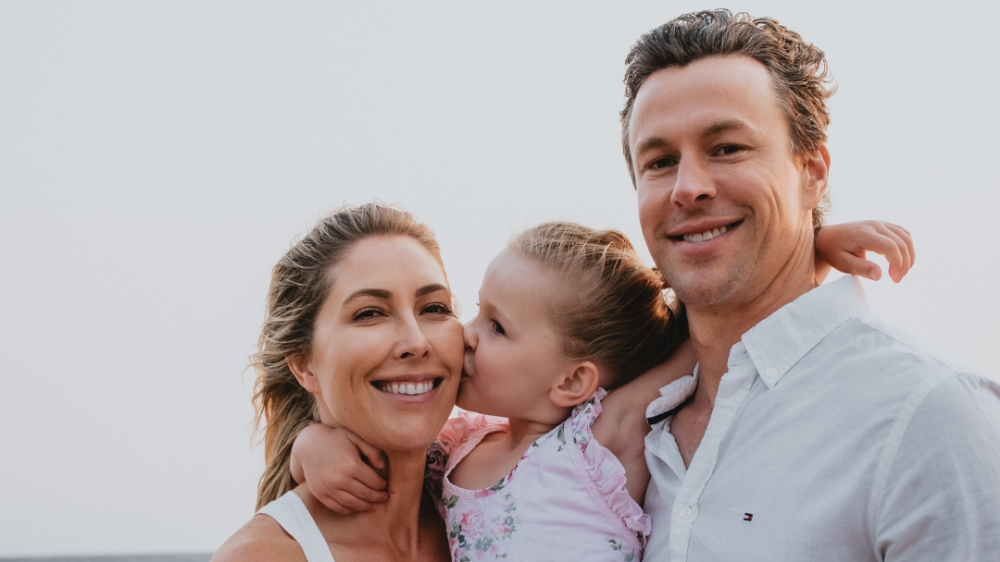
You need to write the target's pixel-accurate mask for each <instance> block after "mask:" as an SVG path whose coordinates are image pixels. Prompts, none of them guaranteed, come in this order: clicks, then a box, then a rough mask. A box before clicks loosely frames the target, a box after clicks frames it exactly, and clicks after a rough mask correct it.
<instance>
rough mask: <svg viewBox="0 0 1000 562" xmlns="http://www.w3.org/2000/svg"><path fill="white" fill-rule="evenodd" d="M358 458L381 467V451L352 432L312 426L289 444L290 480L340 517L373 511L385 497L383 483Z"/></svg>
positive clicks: (370, 468)
mask: <svg viewBox="0 0 1000 562" xmlns="http://www.w3.org/2000/svg"><path fill="white" fill-rule="evenodd" d="M362 456H363V457H364V458H366V459H368V463H371V465H372V466H375V467H376V468H385V462H384V461H383V460H382V459H383V457H382V451H380V450H378V449H376V448H375V447H373V446H372V445H370V444H369V443H368V442H367V441H365V440H364V439H362V438H360V437H358V436H357V435H356V434H355V433H354V432H352V431H350V430H347V429H342V428H341V429H333V428H331V427H327V426H325V425H323V424H318V423H317V424H313V425H310V426H309V427H307V428H305V429H303V430H302V433H300V434H299V436H298V437H297V438H296V439H295V443H294V444H293V445H292V458H291V466H290V468H291V472H292V478H294V479H295V481H296V482H298V483H299V484H302V483H303V482H304V483H305V484H306V486H308V487H309V491H310V492H311V493H312V495H313V496H315V497H316V499H318V500H319V501H321V502H322V503H323V505H325V506H326V507H328V508H330V510H331V511H334V512H336V513H339V514H341V515H351V514H352V513H357V512H358V511H375V508H376V507H377V505H378V503H380V502H384V501H385V500H386V499H388V497H389V495H388V494H387V493H386V492H385V491H384V490H385V485H386V482H385V480H384V479H382V477H380V476H379V475H378V474H377V473H376V472H375V470H373V469H372V466H369V464H368V463H366V462H365V461H364V460H363V459H362Z"/></svg>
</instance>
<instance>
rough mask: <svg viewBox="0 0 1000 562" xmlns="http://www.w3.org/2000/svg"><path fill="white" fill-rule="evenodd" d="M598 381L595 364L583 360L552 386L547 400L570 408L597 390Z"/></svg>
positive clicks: (599, 379)
mask: <svg viewBox="0 0 1000 562" xmlns="http://www.w3.org/2000/svg"><path fill="white" fill-rule="evenodd" d="M600 381H601V373H600V371H598V370H597V365H595V364H594V363H593V362H591V361H584V362H582V363H580V364H578V365H576V367H575V368H574V369H573V370H572V371H569V372H568V373H567V374H566V376H564V377H562V379H560V380H559V381H558V382H557V383H556V384H555V385H554V386H553V387H552V389H551V390H550V391H549V401H551V402H552V404H553V405H554V406H558V407H560V408H572V407H573V406H576V405H577V404H582V403H583V402H586V401H587V400H588V399H590V397H591V396H592V395H593V394H594V393H595V392H597V386H598V385H599V384H600Z"/></svg>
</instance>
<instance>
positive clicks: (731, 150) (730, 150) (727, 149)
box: [719, 144, 743, 154]
mask: <svg viewBox="0 0 1000 562" xmlns="http://www.w3.org/2000/svg"><path fill="white" fill-rule="evenodd" d="M741 150H743V148H742V147H739V146H736V145H734V144H727V145H726V146H723V147H722V148H720V149H719V154H735V153H737V152H739V151H741Z"/></svg>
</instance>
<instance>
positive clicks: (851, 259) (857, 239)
mask: <svg viewBox="0 0 1000 562" xmlns="http://www.w3.org/2000/svg"><path fill="white" fill-rule="evenodd" d="M866 252H875V253H876V254H881V255H882V256H884V257H885V259H886V260H887V261H888V262H889V277H891V278H892V280H893V281H895V282H896V283H899V282H900V280H902V279H903V276H905V275H906V273H907V272H908V271H909V270H910V268H911V267H913V263H914V261H916V256H917V255H916V252H915V251H914V249H913V238H912V237H911V236H910V233H909V232H908V231H907V230H906V229H905V228H903V227H901V226H897V225H895V224H890V223H887V222H882V221H858V222H848V223H844V224H834V225H830V226H824V227H823V228H821V229H819V231H818V232H817V233H816V271H817V277H825V276H826V271H827V269H828V267H829V266H833V267H834V268H835V269H837V270H838V271H842V272H844V273H848V274H850V275H857V276H859V277H866V278H868V279H871V280H873V281H878V280H879V279H880V278H881V277H882V269H881V268H880V267H879V266H878V265H877V264H875V263H874V262H871V261H868V260H866V259H865V253H866Z"/></svg>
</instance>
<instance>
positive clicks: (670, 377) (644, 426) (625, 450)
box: [591, 340, 698, 505]
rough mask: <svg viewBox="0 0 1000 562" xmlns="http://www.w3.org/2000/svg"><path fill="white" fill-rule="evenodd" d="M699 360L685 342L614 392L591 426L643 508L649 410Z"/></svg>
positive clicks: (689, 344) (603, 401) (627, 486)
mask: <svg viewBox="0 0 1000 562" xmlns="http://www.w3.org/2000/svg"><path fill="white" fill-rule="evenodd" d="M697 361H698V360H697V358H696V357H695V355H694V346H693V345H692V344H691V341H690V340H685V341H684V343H682V344H681V345H680V346H678V348H677V349H676V350H674V352H673V353H671V354H670V357H668V358H667V360H666V361H664V362H663V363H661V364H659V365H657V366H655V367H653V368H652V369H650V370H648V371H646V372H645V373H643V374H641V375H639V376H638V377H636V378H635V379H633V380H631V381H629V382H628V383H627V384H624V385H622V386H620V387H618V388H616V389H614V390H612V391H611V392H610V393H609V394H608V395H607V396H606V397H605V398H604V400H601V406H603V408H604V411H603V412H602V413H601V415H600V416H597V419H596V420H594V425H592V426H591V431H592V432H593V434H594V439H596V440H597V442H598V443H600V444H601V445H604V447H605V448H607V449H608V450H609V451H611V453H612V454H614V455H615V456H616V457H618V460H619V461H620V462H621V463H622V466H623V467H624V468H625V487H626V488H627V489H628V492H629V494H630V495H631V496H632V499H633V500H635V502H636V503H638V504H639V505H643V499H644V497H645V495H646V485H647V484H648V483H649V468H648V467H647V466H646V457H645V449H646V443H645V440H646V434H647V433H649V429H650V428H649V424H648V423H647V422H646V407H647V406H649V404H650V402H652V401H653V400H656V399H657V398H659V396H660V389H661V388H663V387H664V386H666V385H668V384H670V383H672V382H674V381H675V380H677V379H679V378H681V377H683V376H685V375H690V374H691V373H692V372H693V371H694V366H695V363H697Z"/></svg>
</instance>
